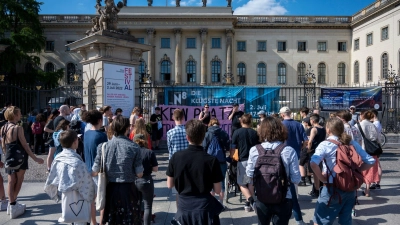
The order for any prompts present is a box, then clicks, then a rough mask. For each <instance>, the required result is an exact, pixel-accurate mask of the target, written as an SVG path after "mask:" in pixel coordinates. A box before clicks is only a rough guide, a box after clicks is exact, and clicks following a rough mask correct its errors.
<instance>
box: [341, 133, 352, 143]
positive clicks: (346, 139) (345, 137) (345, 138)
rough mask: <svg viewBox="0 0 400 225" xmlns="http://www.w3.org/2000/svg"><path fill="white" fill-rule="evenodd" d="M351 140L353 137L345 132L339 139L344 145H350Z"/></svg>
mask: <svg viewBox="0 0 400 225" xmlns="http://www.w3.org/2000/svg"><path fill="white" fill-rule="evenodd" d="M351 140H352V138H351V136H350V135H348V134H346V132H343V133H342V134H341V135H340V137H339V141H340V142H341V143H342V144H344V145H349V144H350V141H351Z"/></svg>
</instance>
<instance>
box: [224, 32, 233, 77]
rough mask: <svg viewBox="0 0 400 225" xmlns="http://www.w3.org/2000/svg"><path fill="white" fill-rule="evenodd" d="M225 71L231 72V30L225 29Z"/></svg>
mask: <svg viewBox="0 0 400 225" xmlns="http://www.w3.org/2000/svg"><path fill="white" fill-rule="evenodd" d="M225 33H226V72H227V73H231V71H232V39H233V34H234V32H233V30H232V29H226V32H225Z"/></svg>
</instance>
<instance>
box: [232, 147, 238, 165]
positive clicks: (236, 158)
mask: <svg viewBox="0 0 400 225" xmlns="http://www.w3.org/2000/svg"><path fill="white" fill-rule="evenodd" d="M232 159H233V160H235V161H237V162H238V161H239V149H237V148H235V152H234V153H233V156H232Z"/></svg>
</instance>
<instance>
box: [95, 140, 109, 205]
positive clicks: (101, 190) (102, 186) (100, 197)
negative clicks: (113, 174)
mask: <svg viewBox="0 0 400 225" xmlns="http://www.w3.org/2000/svg"><path fill="white" fill-rule="evenodd" d="M105 145H106V143H105V142H104V143H103V145H102V146H101V160H100V171H99V173H98V174H97V178H98V184H97V198H96V210H97V211H100V210H102V209H104V207H105V205H106V187H107V177H106V168H105V157H104V155H105V154H104V151H105Z"/></svg>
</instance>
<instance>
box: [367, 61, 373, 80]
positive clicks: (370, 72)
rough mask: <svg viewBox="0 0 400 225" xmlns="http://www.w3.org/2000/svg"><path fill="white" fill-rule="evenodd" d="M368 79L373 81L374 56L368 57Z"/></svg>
mask: <svg viewBox="0 0 400 225" xmlns="http://www.w3.org/2000/svg"><path fill="white" fill-rule="evenodd" d="M367 81H372V58H371V57H369V58H368V59H367Z"/></svg>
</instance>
